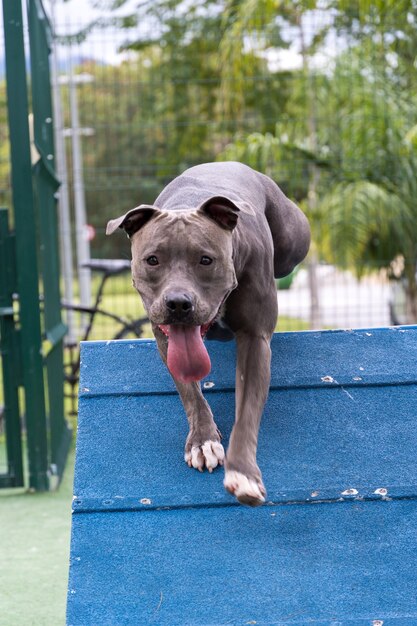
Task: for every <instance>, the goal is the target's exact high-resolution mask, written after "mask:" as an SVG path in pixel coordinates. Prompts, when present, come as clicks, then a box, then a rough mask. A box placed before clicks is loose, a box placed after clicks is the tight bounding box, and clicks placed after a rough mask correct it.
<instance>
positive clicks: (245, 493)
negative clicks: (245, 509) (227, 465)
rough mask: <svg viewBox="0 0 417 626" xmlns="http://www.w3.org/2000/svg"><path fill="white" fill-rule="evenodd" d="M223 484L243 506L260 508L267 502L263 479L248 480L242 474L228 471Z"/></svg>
mask: <svg viewBox="0 0 417 626" xmlns="http://www.w3.org/2000/svg"><path fill="white" fill-rule="evenodd" d="M223 484H224V486H225V488H226V489H227V491H228V492H229V493H231V494H232V496H235V498H237V499H238V500H239V502H241V503H242V504H248V505H249V506H259V505H261V504H263V503H264V502H265V496H266V490H265V487H264V484H263V482H262V480H261V478H257V479H254V478H248V477H247V476H245V475H244V474H242V473H241V472H236V471H235V470H226V475H225V477H224V482H223Z"/></svg>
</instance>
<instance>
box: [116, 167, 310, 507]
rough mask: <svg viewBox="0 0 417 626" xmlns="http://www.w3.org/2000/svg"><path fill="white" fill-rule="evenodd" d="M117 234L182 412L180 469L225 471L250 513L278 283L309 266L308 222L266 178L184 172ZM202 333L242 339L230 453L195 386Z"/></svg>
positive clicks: (228, 171)
mask: <svg viewBox="0 0 417 626" xmlns="http://www.w3.org/2000/svg"><path fill="white" fill-rule="evenodd" d="M117 228H121V229H123V230H124V231H125V232H126V233H127V235H128V237H129V238H130V240H131V246H132V278H133V286H134V287H135V288H136V290H137V291H138V292H139V294H140V296H141V298H142V300H143V304H144V307H145V309H146V312H147V314H148V317H149V319H150V321H151V323H152V329H153V333H154V335H155V338H156V341H157V345H158V349H159V352H160V355H161V357H162V359H163V361H164V362H165V364H166V365H167V367H168V369H169V371H170V373H171V375H172V377H173V379H174V382H175V385H176V387H177V389H178V392H179V395H180V397H181V400H182V403H183V406H184V409H185V412H186V414H187V418H188V422H189V434H188V437H187V440H186V443H185V461H186V462H187V463H188V465H189V466H190V467H193V468H195V469H197V470H199V471H203V470H204V468H207V470H208V471H209V472H212V471H213V470H214V469H215V468H216V467H217V466H219V465H223V463H224V465H225V477H224V486H225V488H226V489H227V491H229V492H230V493H231V494H233V495H234V496H235V497H236V498H237V499H238V501H239V502H241V503H243V504H248V505H250V506H257V505H260V504H262V503H263V502H264V501H265V496H266V490H265V486H264V484H263V482H262V475H261V471H260V469H259V467H258V464H257V459H256V453H257V442H258V432H259V426H260V421H261V416H262V412H263V407H264V404H265V401H266V399H267V396H268V391H269V383H270V363H271V349H270V342H271V337H272V334H273V332H274V329H275V325H276V320H277V315H278V305H277V290H276V283H275V280H274V278H281V277H283V276H286V275H288V274H289V273H290V272H291V271H292V270H293V269H294V267H295V266H296V265H297V264H299V263H300V262H301V261H302V260H303V259H304V258H305V256H306V254H307V252H308V249H309V246H310V228H309V224H308V221H307V218H306V217H305V215H304V213H303V212H302V211H301V210H300V209H299V208H298V207H297V206H296V205H295V204H294V203H293V202H292V201H291V200H289V199H288V198H287V197H286V196H285V195H284V193H283V192H282V191H281V189H280V188H279V187H278V186H277V185H276V184H275V182H274V181H273V180H272V179H271V178H269V177H268V176H265V175H264V174H261V173H260V172H257V171H255V170H253V169H251V168H250V167H248V166H246V165H243V164H242V163H237V162H223V163H220V162H219V163H206V164H203V165H197V166H195V167H191V168H190V169H188V170H186V171H185V172H184V173H183V174H181V175H180V176H178V177H177V178H175V179H174V180H173V181H172V182H170V183H169V184H168V185H167V186H166V187H165V188H164V189H163V191H162V192H161V193H160V195H159V196H158V197H157V199H156V200H155V203H154V204H153V205H140V206H138V207H136V208H134V209H132V210H130V211H128V212H127V213H126V214H125V215H122V216H120V217H118V218H116V219H113V220H110V221H109V223H108V224H107V230H106V233H107V234H112V233H113V232H114V231H115V230H116V229H117ZM205 336H207V338H212V339H220V340H227V339H231V338H233V337H235V339H236V345H237V365H236V416H235V423H234V426H233V429H232V433H231V436H230V441H229V446H228V449H227V454H226V456H225V453H224V449H223V446H222V444H221V435H220V433H219V431H218V429H217V426H216V423H215V421H214V419H213V414H212V412H211V410H210V407H209V405H208V403H207V401H206V399H205V398H204V396H203V394H202V392H201V387H200V383H199V381H200V380H201V379H202V378H204V377H205V376H207V375H208V374H209V372H210V358H209V356H208V353H207V350H206V348H205V346H204V342H203V339H204V337H205Z"/></svg>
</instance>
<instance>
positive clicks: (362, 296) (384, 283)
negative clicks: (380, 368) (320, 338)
mask: <svg viewBox="0 0 417 626" xmlns="http://www.w3.org/2000/svg"><path fill="white" fill-rule="evenodd" d="M317 276H318V285H319V305H320V317H321V324H320V327H322V328H368V327H381V326H389V325H390V324H391V322H390V317H389V299H390V289H391V288H390V285H389V282H388V280H386V279H384V278H383V277H382V276H379V275H372V276H367V277H364V278H363V279H362V280H361V281H359V280H358V279H357V278H355V277H354V276H353V275H352V274H351V273H350V272H342V271H340V270H337V269H336V268H334V267H332V266H319V267H318V269H317ZM278 306H279V314H280V315H283V316H289V317H296V318H300V319H305V320H308V319H309V317H310V290H309V287H308V276H307V271H306V270H304V269H303V270H300V272H299V273H298V274H297V275H296V277H295V279H294V281H293V284H292V285H291V288H290V289H288V290H281V291H279V294H278Z"/></svg>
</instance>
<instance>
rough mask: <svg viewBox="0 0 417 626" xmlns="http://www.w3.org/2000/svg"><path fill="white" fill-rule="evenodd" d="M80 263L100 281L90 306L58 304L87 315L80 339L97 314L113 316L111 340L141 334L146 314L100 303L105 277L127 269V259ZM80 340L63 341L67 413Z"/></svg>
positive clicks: (74, 387) (73, 408)
mask: <svg viewBox="0 0 417 626" xmlns="http://www.w3.org/2000/svg"><path fill="white" fill-rule="evenodd" d="M83 267H85V268H88V269H90V270H91V271H92V272H97V273H101V281H100V284H99V287H98V290H97V293H96V296H95V300H94V304H93V305H92V306H84V305H81V304H77V303H74V302H68V301H66V300H62V301H61V306H62V308H63V309H65V310H66V311H74V312H76V313H81V314H84V315H87V316H89V320H88V324H87V325H86V327H85V329H84V332H83V333H82V336H81V339H80V341H88V339H89V338H90V335H91V331H92V330H93V325H94V321H95V319H96V317H97V315H100V316H103V317H105V318H108V319H110V320H113V321H114V322H116V323H117V324H118V326H120V328H119V330H118V331H117V332H116V333H115V335H114V336H113V337H111V339H112V340H116V339H123V338H125V337H126V336H127V335H132V334H133V335H134V336H135V337H138V338H139V337H141V336H142V334H143V327H144V326H145V324H147V323H148V322H149V320H148V318H147V317H139V318H136V319H132V318H130V317H127V316H126V317H123V316H120V315H116V314H115V313H112V312H111V311H106V310H105V309H102V308H101V307H100V303H101V300H102V297H103V292H104V287H105V284H106V282H107V280H108V279H109V278H111V277H113V276H118V275H120V274H123V273H125V272H128V271H130V261H127V260H125V259H91V260H90V261H89V262H88V263H85V264H83ZM80 341H67V342H66V343H65V349H66V352H67V356H68V361H66V359H65V361H66V362H65V363H64V379H65V382H66V383H68V384H69V385H70V388H71V391H70V393H66V394H65V397H66V398H69V399H70V400H71V410H70V415H76V414H77V411H76V400H77V386H78V383H79V378H80Z"/></svg>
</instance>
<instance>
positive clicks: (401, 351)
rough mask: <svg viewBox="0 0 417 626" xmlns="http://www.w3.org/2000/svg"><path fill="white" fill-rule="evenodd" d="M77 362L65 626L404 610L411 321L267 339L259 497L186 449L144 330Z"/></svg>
mask: <svg viewBox="0 0 417 626" xmlns="http://www.w3.org/2000/svg"><path fill="white" fill-rule="evenodd" d="M208 348H209V351H210V355H211V358H212V363H213V369H212V372H211V374H210V376H209V378H208V381H209V382H210V383H214V386H213V385H212V386H211V387H210V389H207V391H206V393H207V396H208V400H209V402H210V405H211V407H212V409H213V412H214V415H215V419H216V421H217V423H218V425H219V427H220V430H221V431H222V433H223V435H224V439H225V441H226V442H227V438H228V436H229V434H230V430H231V427H232V424H233V417H234V397H233V386H234V359H235V354H234V345H233V344H220V343H209V344H208ZM81 376H82V378H81V385H80V390H81V394H80V415H79V432H78V440H77V457H76V475H75V485H74V494H75V499H74V505H73V508H74V516H73V534H72V546H71V568H70V582H69V594H68V624H70V625H73V626H88V625H96V624H109V625H112V626H113V625H114V626H117V625H118V624H120V625H124V624H132V625H133V624H153V623H155V624H167V625H171V624H172V625H174V624H184V625H186V624H190V625H191V624H193V625H197V624H198V625H202V624H204V625H207V624H250V623H256V624H288V623H290V624H303V623H310V622H311V623H314V624H323V625H324V624H334V625H336V624H372V622H373V620H384V626H386V625H389V624H396V625H397V624H417V550H416V548H417V506H416V500H415V498H416V496H417V478H416V477H417V454H416V448H417V446H416V444H417V428H416V426H417V412H416V409H417V329H416V328H414V327H404V328H402V329H395V330H393V329H380V330H375V329H372V330H368V331H337V332H330V331H329V332H321V333H318V332H312V333H285V334H279V335H276V336H275V337H274V340H273V368H272V383H271V391H270V396H269V400H268V403H267V406H266V408H265V413H264V418H263V422H262V426H261V433H260V440H259V452H258V461H259V464H260V467H261V469H262V472H263V476H264V480H265V484H266V487H267V490H268V505H266V506H263V507H261V508H260V509H256V510H253V509H249V508H246V507H242V506H240V505H239V504H237V503H236V502H235V500H234V499H233V498H232V497H230V496H229V495H228V494H226V493H225V492H224V489H223V485H222V480H223V472H222V470H219V471H216V472H214V473H213V474H212V475H209V474H208V473H207V472H206V473H204V474H200V473H199V472H196V471H195V470H190V469H189V468H188V467H187V466H186V464H185V463H184V461H183V446H184V440H185V437H186V434H187V424H186V418H185V415H184V414H183V409H182V407H181V404H180V401H179V398H178V397H177V395H176V391H175V387H174V385H173V383H172V381H171V379H170V377H169V375H168V374H167V372H166V370H165V368H164V366H163V365H162V363H161V362H160V359H159V356H158V355H157V350H156V346H155V344H154V342H152V341H133V342H129V341H122V342H107V343H106V342H94V343H88V344H84V345H83V349H82V368H81Z"/></svg>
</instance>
